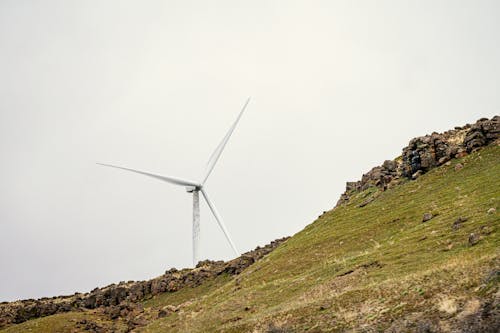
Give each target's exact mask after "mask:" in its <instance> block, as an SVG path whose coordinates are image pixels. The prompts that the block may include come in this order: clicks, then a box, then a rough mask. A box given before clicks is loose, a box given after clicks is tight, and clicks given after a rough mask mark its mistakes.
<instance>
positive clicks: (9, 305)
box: [0, 237, 289, 331]
mask: <svg viewBox="0 0 500 333" xmlns="http://www.w3.org/2000/svg"><path fill="white" fill-rule="evenodd" d="M288 238H289V237H284V238H281V239H277V240H274V241H272V242H271V243H270V244H268V245H266V246H263V247H257V248H256V249H255V250H253V251H249V252H247V253H244V254H243V255H241V256H240V257H238V258H236V259H233V260H230V261H227V262H224V261H211V260H204V261H200V262H199V263H198V264H197V265H196V267H195V268H193V269H189V268H186V269H182V270H177V269H175V268H172V269H170V270H168V271H166V272H165V274H163V275H161V276H159V277H157V278H154V279H152V280H148V281H129V282H120V283H118V284H111V285H109V286H106V287H103V288H95V289H94V290H92V291H91V292H89V293H75V294H74V295H71V296H58V297H52V298H41V299H38V300H34V299H29V300H22V301H16V302H3V303H0V329H1V328H2V327H5V326H7V325H10V324H19V323H22V322H24V321H26V320H29V319H33V318H39V317H45V316H50V315H53V314H56V313H64V312H69V311H83V310H86V309H97V308H99V309H101V310H102V312H103V313H104V314H106V315H108V316H109V317H110V318H111V319H116V318H118V317H122V318H127V319H128V321H127V322H128V324H129V326H130V328H133V327H135V326H140V325H141V324H142V322H141V320H140V317H141V316H140V313H141V311H142V308H141V305H140V302H141V301H144V300H147V299H149V298H152V297H153V296H155V295H158V294H161V293H173V292H176V291H178V290H180V289H182V288H193V287H196V286H199V285H201V284H202V283H203V282H205V281H207V280H209V279H213V278H215V277H217V276H219V275H221V274H229V275H238V274H240V273H241V272H242V271H243V270H244V269H246V268H247V267H249V266H250V265H252V264H253V263H255V262H256V261H257V260H259V259H261V258H262V257H264V256H265V255H267V254H269V253H270V252H271V251H273V250H274V249H275V248H276V247H278V245H280V244H281V243H283V242H284V241H286V240H287V239H288ZM83 324H85V325H86V324H87V323H83ZM94 331H98V330H94Z"/></svg>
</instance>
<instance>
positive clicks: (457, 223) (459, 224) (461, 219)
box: [451, 216, 468, 230]
mask: <svg viewBox="0 0 500 333" xmlns="http://www.w3.org/2000/svg"><path fill="white" fill-rule="evenodd" d="M467 220H468V218H466V217H461V216H460V217H459V218H458V219H456V220H455V222H453V225H452V226H451V228H452V229H453V230H458V229H460V227H462V223H464V222H466V221H467Z"/></svg>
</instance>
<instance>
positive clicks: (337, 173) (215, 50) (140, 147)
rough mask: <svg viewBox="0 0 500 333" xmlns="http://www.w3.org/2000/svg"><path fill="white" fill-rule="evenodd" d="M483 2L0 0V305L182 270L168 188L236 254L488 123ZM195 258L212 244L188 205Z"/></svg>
mask: <svg viewBox="0 0 500 333" xmlns="http://www.w3.org/2000/svg"><path fill="white" fill-rule="evenodd" d="M499 31H500V2H498V1H477V0H474V1H472V0H471V1H457V0H451V1H434V0H433V1H402V0H394V1H356V2H354V1H350V0H349V1H310V0H308V1H290V0H287V1H235V0H231V1H210V2H209V1H186V0H183V1H118V0H116V1H66V0H64V1H20V0H12V1H9V0H1V1H0V156H1V163H0V184H1V190H0V301H1V300H14V299H18V298H31V297H41V296H52V295H60V294H71V293H73V292H75V291H89V290H90V289H92V288H94V287H96V286H104V285H107V284H109V283H112V282H119V281H121V280H130V279H134V280H142V279H149V278H152V277H154V276H157V275H160V274H162V273H163V272H164V271H165V270H166V269H168V268H170V267H178V268H180V267H187V266H190V265H191V205H192V202H191V197H190V196H189V195H188V194H187V193H186V192H185V191H184V189H183V188H180V187H179V188H178V187H176V186H173V185H169V184H165V183H162V182H158V181H155V180H151V179H149V178H145V177H143V176H139V175H134V174H128V173H126V172H121V171H118V170H112V169H108V168H103V167H99V166H97V165H96V164H95V162H98V161H100V162H105V163H106V162H108V163H116V164H122V165H126V166H129V167H133V168H139V169H144V170H149V171H153V172H159V173H163V174H167V175H174V176H179V177H185V178H197V177H199V176H200V175H201V173H202V171H203V170H204V166H205V163H206V162H207V160H208V157H209V156H210V153H211V152H212V150H213V149H214V148H215V146H216V145H217V144H218V142H219V141H220V139H221V138H222V136H223V135H224V134H225V132H226V131H227V129H228V127H229V126H230V124H231V123H232V122H233V120H234V118H235V117H236V115H237V113H238V111H239V109H240V107H241V106H242V104H243V102H244V101H245V99H246V97H247V96H252V101H251V103H250V105H249V107H248V109H247V112H246V114H245V115H244V116H243V118H242V120H241V122H240V125H239V126H238V128H237V130H236V132H235V133H234V135H233V138H232V139H231V141H230V142H229V144H228V146H227V148H226V151H225V152H224V154H223V156H222V158H221V160H220V161H219V163H218V165H217V167H216V169H215V170H214V172H213V173H212V175H211V177H210V179H209V181H208V183H207V189H208V190H209V191H210V193H211V196H212V197H213V199H214V202H215V204H216V205H217V207H218V209H219V211H220V213H221V215H222V216H223V217H224V219H225V221H226V224H227V227H228V229H229V231H230V233H231V234H232V236H233V238H234V240H235V242H236V244H237V245H238V247H239V248H240V250H242V251H247V250H250V249H253V248H254V247H256V246H257V245H263V244H266V243H268V242H269V241H271V240H273V239H275V238H278V237H282V236H285V235H292V234H294V233H295V232H297V231H299V230H301V229H302V228H303V227H304V226H306V225H307V224H309V223H311V222H312V221H313V220H314V219H315V218H316V217H317V216H318V215H319V214H321V212H322V211H323V210H328V209H331V208H332V207H333V206H334V204H335V202H336V201H337V199H338V197H339V195H340V193H341V192H342V191H343V189H344V186H345V182H346V181H348V180H357V179H359V178H360V177H361V175H362V173H363V172H366V171H368V170H369V169H370V168H371V167H373V166H375V165H379V164H380V163H382V162H383V160H384V159H389V158H394V157H396V156H397V155H399V154H400V151H401V148H402V147H403V146H404V145H406V144H407V142H408V141H409V139H411V138H412V137H414V136H417V135H423V134H426V133H430V132H432V131H443V130H446V129H450V128H452V127H453V126H455V125H463V124H465V123H468V122H469V123H471V122H474V121H475V120H477V119H478V118H480V117H483V116H486V117H492V116H493V115H495V114H498V113H499V109H500V98H499V94H498V87H500V61H499V59H500V38H499ZM201 213H202V230H201V233H202V235H201V237H202V246H201V254H202V257H206V258H211V259H229V258H231V256H232V253H231V249H230V247H229V246H228V244H227V243H226V241H225V239H224V237H223V235H222V233H221V232H220V231H219V229H218V228H217V226H216V224H215V221H214V220H213V218H212V217H211V215H210V214H209V212H208V209H207V207H206V206H204V205H202V212H201Z"/></svg>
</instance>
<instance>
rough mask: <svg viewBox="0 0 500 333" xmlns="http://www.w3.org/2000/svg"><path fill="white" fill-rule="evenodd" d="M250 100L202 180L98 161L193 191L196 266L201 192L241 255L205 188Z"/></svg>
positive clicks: (195, 260)
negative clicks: (159, 173)
mask: <svg viewBox="0 0 500 333" xmlns="http://www.w3.org/2000/svg"><path fill="white" fill-rule="evenodd" d="M249 102H250V98H248V99H247V100H246V102H245V104H244V105H243V108H242V109H241V111H240V113H239V114H238V117H237V118H236V121H235V122H234V124H233V125H232V126H231V127H230V128H229V131H228V132H227V133H226V135H225V136H224V138H223V139H222V141H221V142H220V143H219V145H218V146H217V148H215V151H214V152H213V153H212V155H211V156H210V159H209V160H208V163H207V166H206V169H205V173H204V175H203V177H202V178H201V181H199V182H198V181H194V180H188V179H183V178H178V177H171V176H163V175H158V174H154V173H150V172H145V171H140V170H135V169H130V168H125V167H121V166H117V165H111V164H104V163H97V164H99V165H103V166H107V167H111V168H116V169H121V170H126V171H131V172H135V173H138V174H141V175H145V176H148V177H152V178H155V179H158V180H162V181H164V182H167V183H171V184H175V185H180V186H184V187H185V188H186V191H187V192H188V193H192V195H193V266H196V263H197V260H198V250H199V249H198V242H199V235H200V192H201V194H202V195H203V198H204V199H205V201H206V202H207V204H208V207H209V208H210V210H211V211H212V214H213V215H214V217H215V220H216V221H217V224H218V225H219V227H220V229H221V230H222V232H223V233H224V236H225V237H226V239H227V241H228V242H229V244H230V245H231V248H232V249H233V251H234V253H235V254H236V255H239V252H238V250H237V249H236V246H235V245H234V243H233V241H232V240H231V237H230V236H229V232H228V231H227V229H226V226H225V225H224V222H223V220H222V218H221V216H220V215H219V213H218V211H217V209H216V208H215V206H214V204H213V202H212V201H211V200H210V198H209V197H208V194H207V191H206V189H205V182H206V181H207V179H208V177H209V176H210V174H211V173H212V170H213V169H214V167H215V164H216V163H217V161H218V160H219V158H220V156H221V154H222V151H223V150H224V147H225V146H226V144H227V142H228V141H229V138H230V137H231V134H233V132H234V129H235V128H236V125H237V124H238V122H239V121H240V118H241V116H242V115H243V112H244V111H245V109H246V107H247V105H248V103H249Z"/></svg>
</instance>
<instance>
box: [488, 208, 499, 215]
mask: <svg viewBox="0 0 500 333" xmlns="http://www.w3.org/2000/svg"><path fill="white" fill-rule="evenodd" d="M496 212H497V209H496V208H494V207H491V208H490V209H488V211H487V213H488V214H495V213H496Z"/></svg>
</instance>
